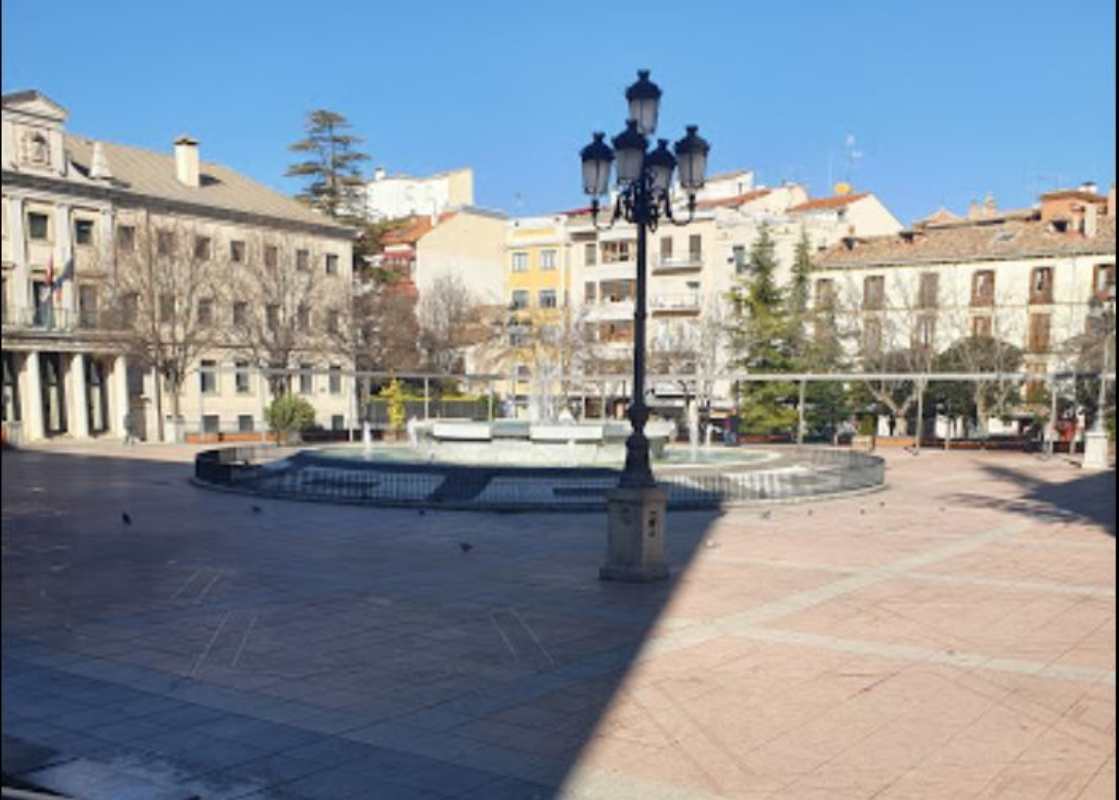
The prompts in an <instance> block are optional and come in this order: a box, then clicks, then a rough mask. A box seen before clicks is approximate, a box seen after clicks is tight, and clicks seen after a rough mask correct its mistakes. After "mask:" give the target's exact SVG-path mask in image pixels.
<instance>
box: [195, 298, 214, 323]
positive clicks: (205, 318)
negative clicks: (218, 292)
mask: <svg viewBox="0 0 1119 800" xmlns="http://www.w3.org/2000/svg"><path fill="white" fill-rule="evenodd" d="M198 324H199V325H213V324H214V301H213V300H211V299H210V298H209V297H202V298H199V300H198Z"/></svg>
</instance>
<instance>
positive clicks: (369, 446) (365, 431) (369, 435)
mask: <svg viewBox="0 0 1119 800" xmlns="http://www.w3.org/2000/svg"><path fill="white" fill-rule="evenodd" d="M361 444H362V447H363V448H364V450H365V453H366V455H368V454H369V453H371V452H372V451H373V431H372V429H371V428H370V427H369V420H362V423H361Z"/></svg>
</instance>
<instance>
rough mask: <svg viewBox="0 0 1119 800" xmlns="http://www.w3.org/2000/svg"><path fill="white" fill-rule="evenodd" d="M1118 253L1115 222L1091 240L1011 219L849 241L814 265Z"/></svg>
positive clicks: (1108, 221) (1108, 220)
mask: <svg viewBox="0 0 1119 800" xmlns="http://www.w3.org/2000/svg"><path fill="white" fill-rule="evenodd" d="M849 245H853V246H849ZM1114 253H1115V218H1114V217H1104V218H1102V219H1100V221H1099V229H1098V231H1097V233H1096V235H1095V236H1093V237H1091V238H1089V237H1086V236H1084V234H1082V233H1079V232H1077V231H1069V232H1065V233H1060V232H1058V231H1056V230H1054V229H1053V228H1052V227H1051V226H1050V225H1048V224H1047V223H1044V222H1041V221H1040V220H1036V219H1034V220H1022V219H1008V220H1003V221H996V222H990V221H982V222H973V223H971V224H970V225H946V226H943V227H929V228H923V229H920V230H917V231H903V232H902V233H900V234H897V235H894V236H873V237H868V238H865V239H853V238H848V239H846V240H844V241H841V242H839V243H838V244H835V245H832V246H831V247H830V248H828V249H827V250H826V251H824V252H823V253H821V254H820V255H818V256H817V257H816V259H815V264H816V267H817V269H842V268H845V267H868V266H899V265H903V264H945V263H959V262H969V261H993V260H1010V259H1019V258H1032V257H1041V256H1073V255H1091V254H1114Z"/></svg>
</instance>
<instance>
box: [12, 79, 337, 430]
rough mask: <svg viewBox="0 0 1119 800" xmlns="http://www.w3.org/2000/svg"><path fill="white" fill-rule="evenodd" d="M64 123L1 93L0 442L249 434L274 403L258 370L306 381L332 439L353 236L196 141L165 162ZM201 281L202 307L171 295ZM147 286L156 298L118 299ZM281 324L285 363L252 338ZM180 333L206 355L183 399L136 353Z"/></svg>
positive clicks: (189, 376) (32, 98) (46, 107)
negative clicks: (201, 345)
mask: <svg viewBox="0 0 1119 800" xmlns="http://www.w3.org/2000/svg"><path fill="white" fill-rule="evenodd" d="M67 118H68V114H67V112H66V110H65V109H64V108H62V107H61V106H59V105H58V104H57V103H55V102H54V101H52V100H50V99H49V98H47V97H45V96H43V95H42V94H40V93H39V92H36V91H24V92H15V93H11V94H6V95H4V96H3V117H2V126H3V130H2V133H3V136H2V142H3V148H2V168H3V173H2V174H3V193H2V203H3V208H2V214H0V217H2V221H3V250H2V274H3V333H2V345H3V347H2V350H3V426H4V433H5V437H6V438H10V439H12V440H18V441H35V440H38V439H43V438H50V437H56V436H68V437H72V438H78V439H81V438H86V437H91V436H94V437H95V436H103V435H109V436H122V435H123V434H124V426H125V420H126V417H127V418H128V420H129V421H130V426H131V428H132V430H133V432H134V434H136V435H138V436H140V437H141V438H146V439H149V440H154V439H156V438H158V436H159V432H160V431H162V432H163V435H164V437H165V438H170V437H171V436H173V435H176V434H179V435H181V434H183V433H184V429H185V433H187V434H190V433H194V434H201V433H203V432H204V433H209V434H216V433H219V432H220V433H225V434H231V435H232V434H233V433H238V432H240V433H242V434H244V435H252V434H254V433H255V432H259V431H261V430H263V426H264V422H263V416H264V407H265V405H266V404H267V402H268V400H269V398H270V396H271V394H272V391H273V389H275V388H276V387H274V386H272V385H269V384H270V383H271V382H270V381H268V380H266V379H265V377H264V375H263V374H262V373H261V371H260V369H261V368H263V367H270V368H273V369H278V370H288V369H295V370H298V371H299V379H298V390H299V391H300V392H301V393H303V394H306V395H308V396H309V397H311V399H312V400H313V405H314V406H315V408H316V414H317V421H318V423H319V424H320V425H322V426H323V427H349V426H350V425H352V424H353V423H354V419H353V403H352V397H353V395H354V392H353V391H352V389H351V387H350V385H349V379H348V378H344V377H343V372H344V371H345V369H346V368H347V367H349V366H350V361H349V359H348V358H346V357H345V356H344V355H341V354H340V353H343V352H345V351H344V350H339V348H338V347H337V346H335V345H333V344H332V341H331V338H330V337H329V336H328V335H327V334H328V333H330V332H331V330H330V329H331V328H332V327H337V324H338V319H339V315H340V314H344V313H345V309H346V308H347V307H348V305H349V297H350V292H351V272H352V258H353V256H352V231H351V230H350V229H348V228H345V227H341V226H339V225H336V224H333V223H331V222H329V221H328V220H325V219H324V218H323V217H322V216H320V215H318V214H315V213H313V212H311V211H310V210H308V209H306V208H305V207H303V206H302V205H300V204H299V203H297V202H295V201H294V200H292V199H290V198H288V197H285V196H283V195H281V194H278V193H276V192H273V191H271V190H270V189H267V188H266V187H264V186H261V185H260V184H257V183H256V182H254V181H252V180H250V179H248V178H246V177H245V176H243V175H240V174H239V173H237V172H235V171H233V170H231V169H229V168H227V167H224V166H221V165H218V164H214V163H210V162H206V161H202V160H201V158H200V155H199V145H198V143H197V142H196V141H195V140H193V139H191V138H189V137H185V136H183V137H179V138H178V139H177V140H176V141H175V143H174V146H173V151H172V152H167V153H157V152H152V151H148V150H142V149H139V148H135V147H128V146H124V145H118V144H112V143H109V142H102V141H95V140H92V139H88V138H86V137H83V136H78V135H75V134H72V133H70V132H68V131H67V130H66V129H65V124H66V121H67ZM191 270H196V271H197V272H198V273H199V274H202V275H205V276H207V283H206V284H205V286H204V287H203V284H202V283H198V284H196V287H197V288H199V291H198V292H196V293H194V294H190V293H189V292H186V291H185V288H184V290H183V291H177V290H172V288H169V287H170V285H169V283H168V281H169V280H170V279H171V277H173V276H176V275H180V274H186V273H188V272H190V271H191ZM264 276H267V279H266V278H265V277H264ZM292 276H298V277H299V280H294V279H293V280H288V279H289V278H292ZM141 278H142V279H144V280H147V281H149V283H148V284H147V286H148V287H149V288H150V289H151V292H150V293H149V294H150V295H151V296H150V297H146V296H142V294H141V293H140V292H137V291H133V290H127V291H126V290H125V289H124V287H126V286H128V285H129V284H128V281H130V280H133V279H135V280H140V279H141ZM157 286H158V287H161V288H159V289H158V299H157V295H156V287H157ZM297 286H298V287H302V289H301V290H300V291H301V292H302V293H301V294H300V293H299V292H296V291H294V290H293V287H297ZM184 287H185V284H184ZM202 288H205V291H204V292H203V291H202ZM157 305H158V308H156V306H157ZM148 310H150V319H152V320H154V323H153V324H154V326H155V327H153V328H152V329H151V331H152V332H153V335H152V337H150V338H149V337H145V335H144V334H142V333H137V330H138V325H139V322H138V320H139V319H140V318H142V317H143V318H147V317H144V315H145V313H147V311H148ZM289 321H290V323H291V325H293V326H296V327H297V328H298V335H295V336H293V337H291V340H290V341H289V342H288V343H287V345H286V349H285V351H284V352H285V354H286V358H285V362H286V363H277V361H276V359H275V355H274V353H273V354H272V355H271V356H268V357H266V352H267V351H268V347H266V346H264V345H266V344H267V343H265V342H263V340H262V339H261V340H258V338H257V337H256V336H255V334H254V331H256V330H258V328H259V329H262V330H263V329H264V328H266V327H267V329H268V330H270V331H272V332H273V333H275V332H276V331H277V330H278V329H280V328H281V327H282V326H284V325H285V324H288V322H289ZM258 322H259V323H260V325H259V326H258V325H257V323H258ZM187 330H189V331H193V332H194V333H193V334H192V335H195V336H197V337H202V338H199V339H198V340H197V341H204V342H206V343H207V348H206V350H205V351H204V352H203V351H202V350H199V351H198V352H197V355H198V357H197V358H196V359H194V360H193V363H191V364H189V365H187V368H186V370H185V374H183V375H182V381H181V386H182V388H181V391H180V392H179V393H178V395H177V398H173V397H171V396H170V393H169V391H168V389H167V380H166V379H165V378H162V379H161V374H160V373H161V372H164V371H166V370H168V369H170V367H169V364H170V362H171V357H170V355H166V357H165V355H164V354H161V355H160V359H161V360H163V363H164V367H165V370H161V371H157V370H156V369H155V368H154V366H153V364H151V363H144V362H145V360H147V361H151V360H152V359H151V358H150V357H149V358H146V359H145V358H141V357H138V356H137V355H136V354H137V353H139V352H141V351H143V349H144V347H143V346H144V345H147V346H148V355H149V356H150V353H151V346H152V341H155V340H156V339H157V338H158V337H160V336H163V335H164V334H166V336H167V337H168V341H169V342H172V340H173V338H174V337H176V336H177V337H178V339H174V341H175V342H177V343H178V344H177V345H174V346H180V347H181V348H182V347H185V346H186V345H185V344H184V342H183V339H184V337H185V334H182V331H187ZM168 347H169V348H170V347H172V344H169V345H168ZM178 352H180V353H187V352H189V350H186V349H180V350H179V351H178ZM175 374H178V372H177V371H176V373H175ZM156 387H160V389H159V390H158V391H157V388H156ZM176 405H177V406H178V407H179V413H180V415H181V419H180V420H175V419H172V415H171V409H173V408H174V407H175V406H176Z"/></svg>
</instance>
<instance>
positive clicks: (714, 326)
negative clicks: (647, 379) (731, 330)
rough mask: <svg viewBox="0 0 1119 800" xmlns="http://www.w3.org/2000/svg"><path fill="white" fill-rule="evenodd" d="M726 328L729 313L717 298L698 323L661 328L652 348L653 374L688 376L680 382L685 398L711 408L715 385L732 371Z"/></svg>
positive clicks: (684, 322)
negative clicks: (723, 375)
mask: <svg viewBox="0 0 1119 800" xmlns="http://www.w3.org/2000/svg"><path fill="white" fill-rule="evenodd" d="M727 324H728V320H727V314H726V309H725V307H724V305H723V303H721V302H720V301H719V299H718V298H711V299H710V300H709V302H708V303H707V305H706V306H705V307H704V309H703V313H702V315H701V316H700V318H699V319H687V320H674V321H671V322H668V323H666V324H662V325H661V326H660V327H659V328H658V330H657V332H656V334H655V335H654V336H653V337H652V339H651V340H650V344H649V365H650V367H651V371H652V372H653V373H654V374H665V375H669V374H671V375H677V376H688V377H680V378H679V379H678V383H679V386H680V389H681V391H682V392H683V393H684V396H685V397H688V396H689V395H690V396H694V398H695V400H696V402H697V403H698V404H699V405H700V406H701V407H707V406H709V405H710V403H711V401H712V400H713V399H714V394H715V382H716V381H717V380H718V378H719V376H720V375H721V374H723V373H725V372H726V371H727V370H728V369H729V367H730V359H729V351H728V349H727Z"/></svg>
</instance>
